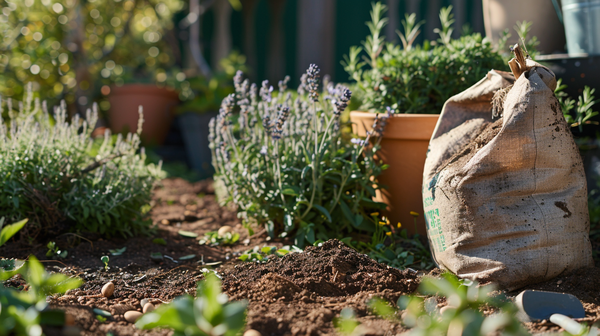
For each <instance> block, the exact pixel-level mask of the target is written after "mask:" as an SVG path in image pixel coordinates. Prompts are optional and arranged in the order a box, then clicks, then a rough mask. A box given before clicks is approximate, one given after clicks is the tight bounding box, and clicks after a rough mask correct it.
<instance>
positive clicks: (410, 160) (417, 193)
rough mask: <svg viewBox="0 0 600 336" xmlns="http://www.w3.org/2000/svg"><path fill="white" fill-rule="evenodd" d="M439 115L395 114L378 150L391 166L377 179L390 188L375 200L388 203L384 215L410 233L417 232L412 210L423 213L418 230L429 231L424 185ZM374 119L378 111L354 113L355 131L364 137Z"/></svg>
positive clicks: (379, 154)
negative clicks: (426, 226)
mask: <svg viewBox="0 0 600 336" xmlns="http://www.w3.org/2000/svg"><path fill="white" fill-rule="evenodd" d="M438 118H439V115H437V114H395V115H394V116H393V117H391V118H390V119H388V123H387V126H386V128H385V131H384V133H383V139H382V141H381V150H380V151H379V152H378V156H379V158H381V160H383V162H384V163H386V164H388V165H389V168H388V169H386V170H384V171H383V173H382V174H381V175H380V176H379V177H378V178H377V180H378V181H379V182H380V183H381V184H383V185H386V186H387V187H388V188H387V189H386V190H382V191H381V192H378V193H377V196H376V197H375V199H374V200H375V201H378V202H383V203H385V204H387V205H388V208H387V211H384V213H383V214H384V215H386V216H387V217H388V219H389V220H390V222H391V223H392V224H393V225H396V224H397V223H398V222H400V223H402V227H403V228H406V229H407V231H408V232H409V233H410V234H413V233H414V231H415V225H414V217H413V216H412V215H411V214H410V212H411V211H414V212H417V213H418V214H419V216H418V217H417V230H418V233H419V234H422V235H425V234H426V230H425V219H424V217H423V201H422V197H421V185H422V184H423V166H424V165H425V157H426V156H427V146H428V145H429V139H430V138H431V135H432V134H433V130H434V128H435V125H436V124H437V121H438ZM374 119H375V113H369V112H358V111H352V112H350V120H351V121H352V123H353V125H352V130H353V131H354V133H355V134H357V135H359V136H362V137H364V136H366V133H367V132H368V131H370V130H371V127H372V126H373V120H374Z"/></svg>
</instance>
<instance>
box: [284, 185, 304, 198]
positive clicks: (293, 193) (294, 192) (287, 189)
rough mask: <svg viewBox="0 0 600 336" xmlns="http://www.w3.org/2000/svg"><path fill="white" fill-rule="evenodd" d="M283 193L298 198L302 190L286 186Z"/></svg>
mask: <svg viewBox="0 0 600 336" xmlns="http://www.w3.org/2000/svg"><path fill="white" fill-rule="evenodd" d="M281 193H282V194H284V195H289V196H298V195H300V188H298V187H296V186H284V187H283V191H282V192H281Z"/></svg>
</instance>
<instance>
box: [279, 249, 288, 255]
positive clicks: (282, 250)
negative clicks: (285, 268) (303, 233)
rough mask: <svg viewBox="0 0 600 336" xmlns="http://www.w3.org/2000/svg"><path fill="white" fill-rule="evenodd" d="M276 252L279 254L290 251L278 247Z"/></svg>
mask: <svg viewBox="0 0 600 336" xmlns="http://www.w3.org/2000/svg"><path fill="white" fill-rule="evenodd" d="M277 253H279V254H281V255H286V254H288V253H290V251H288V250H286V249H279V250H277Z"/></svg>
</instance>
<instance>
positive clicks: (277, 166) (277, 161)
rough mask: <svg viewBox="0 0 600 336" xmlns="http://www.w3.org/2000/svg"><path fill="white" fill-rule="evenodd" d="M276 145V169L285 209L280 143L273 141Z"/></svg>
mask: <svg viewBox="0 0 600 336" xmlns="http://www.w3.org/2000/svg"><path fill="white" fill-rule="evenodd" d="M273 142H274V143H275V144H274V145H275V146H274V147H275V167H276V169H277V172H276V175H277V182H278V183H277V184H278V185H279V194H280V195H281V201H282V202H283V204H282V205H283V206H284V207H285V197H284V196H283V183H282V181H281V168H280V165H279V142H278V141H277V140H273Z"/></svg>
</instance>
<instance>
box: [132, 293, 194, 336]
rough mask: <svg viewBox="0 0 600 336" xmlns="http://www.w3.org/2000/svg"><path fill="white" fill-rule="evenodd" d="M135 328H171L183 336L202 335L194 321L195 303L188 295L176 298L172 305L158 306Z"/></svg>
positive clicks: (140, 320) (136, 323)
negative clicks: (187, 335)
mask: <svg viewBox="0 0 600 336" xmlns="http://www.w3.org/2000/svg"><path fill="white" fill-rule="evenodd" d="M135 326H136V327H137V328H138V329H152V328H156V327H169V328H171V329H173V330H174V331H175V332H178V333H180V334H182V335H186V334H189V335H202V333H201V331H200V329H198V327H197V326H196V321H195V319H194V301H193V299H192V297H191V296H190V295H188V294H185V295H183V296H179V297H176V298H175V299H173V301H171V303H168V304H163V305H160V306H158V308H156V310H154V311H152V312H150V313H146V314H144V315H143V316H142V317H141V318H140V319H139V320H137V322H135Z"/></svg>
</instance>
